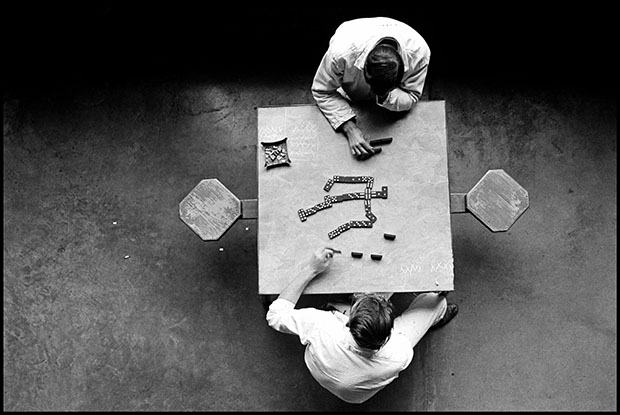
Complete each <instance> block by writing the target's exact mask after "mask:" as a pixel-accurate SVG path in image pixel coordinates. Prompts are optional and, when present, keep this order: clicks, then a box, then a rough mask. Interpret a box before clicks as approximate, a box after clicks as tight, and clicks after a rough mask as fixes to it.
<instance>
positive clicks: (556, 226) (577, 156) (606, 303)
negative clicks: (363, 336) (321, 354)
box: [3, 68, 617, 411]
mask: <svg viewBox="0 0 620 415" xmlns="http://www.w3.org/2000/svg"><path fill="white" fill-rule="evenodd" d="M313 70H314V68H308V69H307V70H306V72H304V73H301V74H298V75H291V76H287V77H286V79H277V80H274V79H273V78H261V77H260V76H257V77H254V78H245V77H244V78H243V79H241V78H235V77H234V76H233V77H228V78H217V77H214V78H209V77H203V78H201V79H198V80H197V79H189V80H169V81H166V80H164V81H160V82H155V81H152V82H151V81H139V82H137V81H134V82H128V83H103V84H98V83H93V84H92V85H87V86H70V85H69V86H64V87H62V88H56V89H54V88H51V89H47V90H43V91H40V92H38V93H37V94H24V95H5V97H4V126H3V127H4V157H3V160H4V180H3V183H4V187H3V201H4V228H3V230H4V281H3V283H4V401H3V405H4V410H7V411H15V410H44V411H51V410H88V411H90V410H226V411H229V410H242V411H243V410H257V411H272V410H273V411H283V410H292V411H297V410H307V411H327V410H362V411H366V410H368V411H374V410H376V411H386V410H394V411H428V410H430V411H444V410H446V411H448V410H464V411H474V410H560V411H565V410H583V411H586V410H587V411H591V410H605V411H607V410H616V409H617V393H616V389H617V378H616V373H617V370H616V367H617V366H616V365H617V354H616V350H617V349H616V346H617V340H616V335H617V334H616V333H617V328H616V327H617V326H616V324H617V323H616V321H617V320H616V311H617V302H616V301H617V297H616V290H617V283H616V272H617V268H616V267H617V265H616V247H617V246H616V207H617V205H616V184H617V183H616V173H617V169H616V162H617V156H616V151H617V150H616V137H617V124H616V122H617V118H616V111H617V104H616V99H615V96H612V94H608V93H605V91H600V90H598V89H596V90H594V89H592V90H591V89H588V88H587V87H586V88H583V87H582V88H573V87H572V85H570V84H568V85H565V84H559V85H554V84H549V85H546V86H541V85H539V84H537V85H528V84H527V83H519V82H513V81H511V80H505V81H502V79H501V77H499V78H498V79H495V80H488V81H484V80H480V79H478V80H468V79H463V78H457V77H447V76H443V77H442V76H434V77H431V78H430V79H429V82H428V84H427V87H426V97H427V98H429V99H443V100H445V101H446V108H447V132H448V156H449V163H448V164H449V176H450V187H451V191H453V192H459V191H461V192H466V191H467V190H469V189H470V188H471V187H472V186H473V185H474V184H475V183H476V182H477V181H478V179H479V178H480V177H481V176H482V175H483V174H484V173H485V172H486V171H487V170H488V169H493V168H502V169H504V170H505V171H506V172H507V173H508V174H510V175H511V176H512V177H513V178H514V179H516V180H517V181H518V182H519V183H520V184H521V185H522V186H523V187H525V188H526V189H527V190H528V191H529V196H530V203H531V205H530V208H529V210H527V211H526V212H525V213H524V215H523V216H522V217H521V218H520V219H519V220H518V221H517V223H516V224H515V225H514V226H513V227H512V228H511V229H510V230H509V231H508V232H506V233H492V232H490V231H489V230H488V229H487V228H485V227H484V226H483V225H482V224H481V223H480V222H478V221H477V220H476V219H475V218H474V217H473V216H471V215H469V214H460V215H452V233H453V249H454V264H455V286H456V290H455V292H454V293H452V294H450V300H451V301H454V302H457V303H458V304H459V306H460V312H459V315H458V316H457V317H456V319H455V320H454V321H453V322H451V323H450V324H449V325H447V326H446V327H444V328H442V329H441V330H438V331H435V332H432V333H430V334H429V335H427V336H426V337H425V338H424V339H423V341H422V342H421V343H420V344H418V346H417V347H416V348H415V357H414V360H413V362H412V364H411V365H410V366H409V367H408V368H407V369H406V370H405V371H404V372H402V373H401V375H400V377H399V378H398V379H397V380H396V381H394V382H393V383H392V384H391V385H389V386H388V387H387V388H385V389H384V390H383V391H381V392H379V393H378V394H377V395H376V396H375V397H373V398H372V399H371V400H369V401H368V402H366V403H364V404H362V405H349V404H346V403H343V402H342V401H340V400H338V399H337V398H335V397H334V396H332V395H331V394H330V393H329V392H327V391H325V390H324V389H322V388H321V387H320V386H319V385H318V384H317V383H316V382H315V381H314V380H313V379H312V377H311V376H310V374H309V372H308V370H307V369H306V367H305V365H304V362H303V347H302V346H301V345H300V344H299V342H298V340H297V339H296V338H295V337H293V336H287V335H284V334H280V333H277V332H275V331H273V330H272V329H270V328H269V327H268V326H267V325H266V323H265V313H264V310H263V307H262V304H261V302H260V299H259V297H258V295H257V264H256V263H257V253H256V239H257V238H256V228H257V226H256V222H255V221H252V220H248V221H239V222H237V223H236V224H235V225H234V226H233V227H232V228H231V229H230V230H229V231H228V232H227V233H226V234H225V235H224V236H223V237H222V239H221V240H220V241H217V242H203V241H201V240H200V238H199V237H198V236H196V235H195V234H194V233H193V232H192V231H191V230H190V229H189V228H188V227H187V226H186V225H185V224H184V223H183V222H182V221H181V220H180V219H179V217H178V204H179V202H180V201H181V199H182V198H183V197H185V195H186V194H187V193H188V192H189V191H190V190H191V189H192V188H193V187H194V186H195V185H196V184H197V183H198V182H199V181H200V180H201V179H203V178H212V177H216V178H218V179H219V180H220V181H221V182H222V183H223V184H224V185H225V186H227V187H228V188H229V189H230V190H231V191H232V192H233V193H234V194H236V195H237V196H238V197H239V198H241V199H244V198H255V197H256V196H257V179H256V167H257V166H256V162H255V152H256V150H257V148H256V135H257V129H256V121H257V120H256V107H257V106H266V105H289V104H298V103H312V97H311V95H310V90H309V82H310V79H311V77H312V74H313ZM343 145H345V144H344V142H343ZM299 255H300V257H303V256H305V255H308V253H303V252H300V253H299ZM396 300H398V301H405V300H406V298H402V299H400V300H399V299H398V298H397V299H396Z"/></svg>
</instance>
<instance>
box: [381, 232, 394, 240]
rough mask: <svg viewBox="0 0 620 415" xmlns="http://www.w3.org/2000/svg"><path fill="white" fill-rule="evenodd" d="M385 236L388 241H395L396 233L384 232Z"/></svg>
mask: <svg viewBox="0 0 620 415" xmlns="http://www.w3.org/2000/svg"><path fill="white" fill-rule="evenodd" d="M383 237H384V238H385V239H387V240H388V241H393V240H394V239H396V235H394V234H393V233H384V234H383Z"/></svg>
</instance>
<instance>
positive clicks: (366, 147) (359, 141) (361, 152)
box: [342, 119, 375, 160]
mask: <svg viewBox="0 0 620 415" xmlns="http://www.w3.org/2000/svg"><path fill="white" fill-rule="evenodd" d="M342 132H343V133H344V135H345V136H346V137H347V140H348V141H349V148H350V149H351V154H352V155H353V156H355V157H356V158H358V159H362V160H365V159H367V158H369V157H370V156H372V155H373V154H374V153H375V151H374V150H373V149H372V146H371V145H370V144H369V143H368V142H367V141H366V139H365V138H364V133H362V130H360V128H359V127H358V126H357V124H355V121H354V120H352V119H351V120H349V121H346V122H345V123H344V124H342Z"/></svg>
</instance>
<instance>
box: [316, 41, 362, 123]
mask: <svg viewBox="0 0 620 415" xmlns="http://www.w3.org/2000/svg"><path fill="white" fill-rule="evenodd" d="M343 75H344V64H343V63H342V62H338V59H337V58H336V57H335V56H334V54H333V53H332V52H331V51H330V50H328V51H327V52H326V53H325V55H324V56H323V59H322V60H321V64H320V65H319V68H318V69H317V71H316V74H315V75H314V80H313V81H312V96H313V97H314V100H315V101H316V103H317V105H318V107H319V109H320V110H321V112H322V113H323V115H325V118H327V121H329V123H330V124H331V126H332V128H333V129H334V130H336V129H338V128H339V127H340V126H341V125H342V124H343V123H344V122H346V121H348V120H350V119H352V118H354V117H355V113H354V112H353V109H351V106H350V105H349V103H348V102H347V100H346V99H345V98H344V97H343V96H342V95H340V93H339V92H338V91H337V89H338V88H339V87H340V86H341V84H342V77H343Z"/></svg>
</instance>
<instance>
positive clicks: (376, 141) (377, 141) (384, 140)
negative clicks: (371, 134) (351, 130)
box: [368, 137, 393, 147]
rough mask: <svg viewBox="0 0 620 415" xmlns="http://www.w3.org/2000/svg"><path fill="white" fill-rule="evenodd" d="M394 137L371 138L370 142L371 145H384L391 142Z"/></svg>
mask: <svg viewBox="0 0 620 415" xmlns="http://www.w3.org/2000/svg"><path fill="white" fill-rule="evenodd" d="M392 140H393V139H392V137H385V138H375V139H373V140H370V141H369V142H368V144H370V145H371V146H373V147H374V146H382V145H384V144H390V143H391V142H392Z"/></svg>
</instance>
